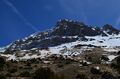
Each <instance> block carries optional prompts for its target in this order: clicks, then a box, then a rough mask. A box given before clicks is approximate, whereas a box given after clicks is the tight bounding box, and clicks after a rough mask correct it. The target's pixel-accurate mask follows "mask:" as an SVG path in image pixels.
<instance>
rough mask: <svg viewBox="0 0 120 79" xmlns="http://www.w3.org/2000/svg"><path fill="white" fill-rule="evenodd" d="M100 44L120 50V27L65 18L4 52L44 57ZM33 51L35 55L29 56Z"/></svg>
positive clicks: (26, 57)
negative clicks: (89, 23) (94, 24)
mask: <svg viewBox="0 0 120 79" xmlns="http://www.w3.org/2000/svg"><path fill="white" fill-rule="evenodd" d="M96 47H97V48H98V47H100V48H103V49H107V50H108V49H114V50H115V51H118V50H119V47H120V31H119V30H117V29H115V28H114V27H112V26H111V25H108V24H106V25H104V26H103V27H102V28H99V27H91V26H88V25H85V24H84V23H82V22H77V21H72V20H67V19H62V20H59V21H58V22H57V23H56V25H55V27H54V28H53V29H51V30H47V31H45V32H37V33H34V34H32V35H30V36H29V37H26V38H24V39H20V40H17V41H15V42H13V43H11V44H10V45H8V46H7V47H6V49H5V52H4V53H10V54H14V55H12V57H11V56H9V57H10V58H9V59H16V56H15V53H16V52H19V53H25V54H26V55H25V56H24V57H23V58H20V59H29V58H36V57H43V58H44V57H46V56H50V55H53V54H61V55H67V56H73V55H79V54H80V53H82V52H83V51H85V50H89V49H93V48H96ZM29 53H32V54H34V55H32V56H29ZM37 54H39V55H37Z"/></svg>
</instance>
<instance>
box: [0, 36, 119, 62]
mask: <svg viewBox="0 0 120 79" xmlns="http://www.w3.org/2000/svg"><path fill="white" fill-rule="evenodd" d="M33 36H34V35H33ZM75 37H76V36H75ZM85 38H87V39H88V41H80V40H77V41H75V42H71V43H65V44H61V45H58V46H55V47H49V50H40V51H39V55H37V54H33V55H31V56H30V55H28V54H25V56H23V57H16V56H15V54H13V55H10V54H7V55H6V54H1V56H5V57H6V58H7V59H8V60H11V59H13V60H23V59H31V58H44V57H46V56H50V55H53V54H58V55H63V56H73V55H75V56H76V55H80V53H82V52H84V51H85V50H91V49H93V48H94V47H87V46H82V47H81V48H80V49H79V50H75V49H74V46H76V45H79V44H80V45H94V46H100V47H102V48H103V49H104V51H106V52H117V51H120V49H119V48H120V34H119V35H109V36H93V37H88V36H86V37H85ZM91 39H92V40H91ZM32 50H36V48H34V49H32ZM0 51H2V52H3V51H4V50H3V49H0ZM22 51H27V50H22ZM108 58H109V59H110V61H112V60H113V59H114V58H116V56H113V55H111V56H108Z"/></svg>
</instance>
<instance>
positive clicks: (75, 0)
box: [0, 0, 120, 46]
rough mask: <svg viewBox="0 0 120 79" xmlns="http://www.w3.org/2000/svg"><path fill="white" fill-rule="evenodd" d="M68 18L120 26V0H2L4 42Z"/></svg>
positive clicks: (1, 34) (0, 26)
mask: <svg viewBox="0 0 120 79" xmlns="http://www.w3.org/2000/svg"><path fill="white" fill-rule="evenodd" d="M64 18H68V19H73V20H77V21H82V22H84V23H86V24H88V25H94V26H103V25H104V24H111V25H113V26H114V27H116V28H120V27H119V26H120V0H0V46H5V45H7V44H9V43H11V42H12V41H15V40H17V39H20V38H23V37H25V36H28V35H30V34H32V33H34V32H37V31H44V30H46V29H50V28H52V27H53V26H54V25H55V23H56V21H57V20H59V19H64Z"/></svg>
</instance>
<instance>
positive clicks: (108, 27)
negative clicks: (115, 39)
mask: <svg viewBox="0 0 120 79" xmlns="http://www.w3.org/2000/svg"><path fill="white" fill-rule="evenodd" d="M102 30H103V31H106V32H107V33H108V34H110V35H112V34H119V33H120V31H119V30H118V29H116V28H114V27H113V26H112V25H109V24H106V25H104V26H103V27H102Z"/></svg>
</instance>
